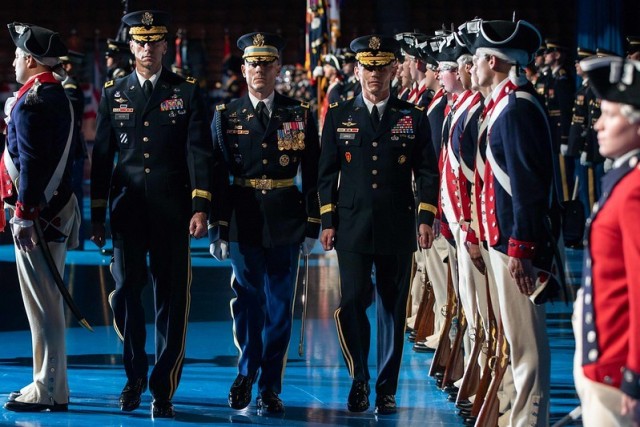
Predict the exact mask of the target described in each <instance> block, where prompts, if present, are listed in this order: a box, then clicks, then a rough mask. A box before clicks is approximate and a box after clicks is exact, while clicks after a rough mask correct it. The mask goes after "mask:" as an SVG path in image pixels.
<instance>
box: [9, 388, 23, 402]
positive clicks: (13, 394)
mask: <svg viewBox="0 0 640 427" xmlns="http://www.w3.org/2000/svg"><path fill="white" fill-rule="evenodd" d="M20 396H22V393H20V390H18V391H12V392H11V393H9V396H7V402H13V401H14V400H16V398H18V397H20Z"/></svg>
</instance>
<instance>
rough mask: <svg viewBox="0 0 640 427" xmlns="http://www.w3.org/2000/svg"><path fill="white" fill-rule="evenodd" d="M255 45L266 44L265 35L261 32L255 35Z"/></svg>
mask: <svg viewBox="0 0 640 427" xmlns="http://www.w3.org/2000/svg"><path fill="white" fill-rule="evenodd" d="M253 45H254V46H257V47H262V46H264V36H263V35H262V34H260V33H258V34H256V35H255V36H253Z"/></svg>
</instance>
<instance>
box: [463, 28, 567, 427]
mask: <svg viewBox="0 0 640 427" xmlns="http://www.w3.org/2000/svg"><path fill="white" fill-rule="evenodd" d="M496 34H500V35H501V37H496V36H495V35H496ZM462 35H463V37H464V38H465V41H466V44H467V46H469V48H470V50H471V51H472V52H473V53H474V55H475V57H476V62H475V66H476V68H477V76H478V81H479V84H480V85H482V86H485V87H491V89H492V95H491V99H490V100H489V102H488V103H487V104H486V106H485V110H484V112H483V116H485V119H484V120H488V126H489V128H488V131H487V137H486V138H487V149H486V158H487V163H486V168H485V173H484V186H483V187H482V203H483V209H482V212H483V218H482V221H483V225H484V229H485V234H486V236H487V243H488V245H489V258H490V262H491V267H492V271H493V274H494V276H495V281H496V285H497V290H498V300H499V306H500V314H501V316H502V323H503V325H504V334H505V337H506V339H507V341H508V343H509V345H510V359H511V364H512V367H513V375H514V378H513V381H514V385H515V389H516V393H515V398H514V400H513V402H512V406H511V408H512V410H511V417H510V425H513V426H524V425H527V426H546V425H548V423H549V420H548V417H549V386H550V384H549V383H550V351H549V343H548V339H547V334H546V327H545V308H544V305H538V304H539V303H541V302H542V301H544V300H545V297H546V295H547V294H545V292H549V291H550V290H552V289H553V287H552V286H551V283H552V278H551V274H550V273H549V272H550V271H552V268H551V267H552V266H551V261H552V259H551V254H552V253H553V252H552V247H551V245H552V244H555V241H554V240H555V239H556V238H557V233H555V234H554V233H553V232H552V231H553V230H549V229H547V227H546V224H547V223H548V222H549V221H548V218H549V219H556V218H552V213H553V207H554V206H556V203H551V202H550V199H551V200H553V199H554V198H553V197H550V194H552V189H553V174H552V168H550V167H549V165H553V157H552V153H553V151H552V142H551V141H550V138H549V135H550V133H549V124H548V122H547V117H546V113H545V111H544V107H543V106H542V104H541V103H540V102H539V101H538V99H537V97H536V95H535V90H534V88H533V86H532V85H531V83H529V82H528V81H527V79H526V77H525V76H524V71H522V69H521V67H522V66H523V65H525V64H528V63H529V62H530V61H531V60H532V59H533V54H534V52H535V51H536V49H537V48H538V46H540V43H541V37H540V33H539V32H538V30H537V29H536V28H534V27H533V26H532V25H531V24H529V23H527V22H525V21H518V22H511V21H481V22H480V23H478V25H475V26H473V27H467V28H466V29H464V31H463V32H462Z"/></svg>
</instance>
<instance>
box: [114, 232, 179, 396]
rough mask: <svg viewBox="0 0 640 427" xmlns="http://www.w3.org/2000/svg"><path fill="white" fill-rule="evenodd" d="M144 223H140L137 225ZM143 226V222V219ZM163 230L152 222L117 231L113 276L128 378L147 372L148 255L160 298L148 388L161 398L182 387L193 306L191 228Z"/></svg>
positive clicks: (139, 376) (154, 283)
mask: <svg viewBox="0 0 640 427" xmlns="http://www.w3.org/2000/svg"><path fill="white" fill-rule="evenodd" d="M138 224H141V223H138ZM142 224H144V223H142ZM181 225H183V226H182V227H176V226H174V227H169V226H168V224H165V226H164V227H163V226H162V225H160V227H162V231H161V232H160V231H159V230H155V231H156V232H152V231H154V230H150V229H152V228H155V227H156V225H152V222H148V223H146V226H143V225H140V226H139V229H138V230H137V231H133V230H128V232H127V233H115V234H114V239H113V256H114V258H113V265H112V269H111V271H112V274H113V277H114V279H115V281H116V290H115V292H114V293H113V297H112V299H111V307H112V309H113V314H114V320H115V324H116V328H117V329H118V332H119V333H120V335H122V337H123V339H124V342H123V346H124V349H123V364H124V368H125V372H126V374H127V378H128V379H129V380H135V379H137V378H143V377H146V376H147V371H148V369H149V364H148V361H147V353H146V352H145V342H146V329H145V328H146V326H145V314H144V309H143V304H142V300H141V294H142V290H143V288H144V287H145V285H146V284H147V282H148V277H149V272H148V270H147V254H149V269H150V271H151V279H152V282H153V289H154V296H155V297H154V301H155V327H156V333H155V348H156V351H155V353H156V354H155V356H156V363H155V365H154V367H153V370H152V372H151V375H150V376H149V390H150V391H151V394H152V395H153V397H154V398H155V399H157V400H171V399H172V398H173V394H174V393H175V391H176V389H177V388H178V383H179V382H180V377H181V375H182V367H183V362H184V355H185V339H186V331H187V321H188V317H189V307H190V304H191V296H190V288H191V254H190V250H189V231H188V226H184V224H181Z"/></svg>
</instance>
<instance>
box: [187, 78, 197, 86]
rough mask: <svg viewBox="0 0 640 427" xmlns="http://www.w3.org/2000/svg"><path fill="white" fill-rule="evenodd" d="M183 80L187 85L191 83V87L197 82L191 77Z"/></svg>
mask: <svg viewBox="0 0 640 427" xmlns="http://www.w3.org/2000/svg"><path fill="white" fill-rule="evenodd" d="M185 80H186V81H187V83H191V84H192V85H194V84H196V82H197V81H198V80H196V79H194V78H193V77H187V78H186V79H185Z"/></svg>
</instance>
